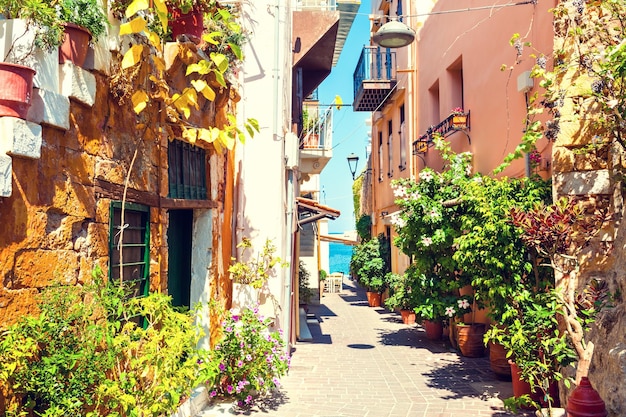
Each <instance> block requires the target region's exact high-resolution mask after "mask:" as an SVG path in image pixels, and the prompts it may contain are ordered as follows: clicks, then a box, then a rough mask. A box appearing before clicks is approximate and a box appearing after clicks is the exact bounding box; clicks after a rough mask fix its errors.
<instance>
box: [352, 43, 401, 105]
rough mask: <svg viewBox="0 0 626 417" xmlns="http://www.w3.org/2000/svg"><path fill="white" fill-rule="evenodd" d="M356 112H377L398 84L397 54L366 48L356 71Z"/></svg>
mask: <svg viewBox="0 0 626 417" xmlns="http://www.w3.org/2000/svg"><path fill="white" fill-rule="evenodd" d="M353 82H354V84H353V86H354V103H353V106H352V107H353V109H354V111H377V110H379V109H380V107H381V106H382V105H383V104H384V103H385V101H386V100H387V99H388V98H389V96H390V93H391V91H392V90H393V88H394V87H395V85H396V83H397V78H396V53H395V52H393V51H391V50H390V49H387V48H380V47H378V46H375V47H374V46H366V47H364V48H363V51H362V52H361V57H360V58H359V62H358V63H357V66H356V69H355V70H354V76H353Z"/></svg>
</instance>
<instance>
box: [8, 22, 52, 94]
mask: <svg viewBox="0 0 626 417" xmlns="http://www.w3.org/2000/svg"><path fill="white" fill-rule="evenodd" d="M0 33H1V34H2V38H1V39H0V56H1V57H6V59H5V62H11V63H13V64H20V65H25V66H27V67H31V68H32V69H34V70H35V71H37V73H36V74H35V78H34V81H33V84H34V86H35V87H38V88H45V89H47V90H50V91H59V51H58V48H53V49H52V50H50V51H44V50H41V49H39V48H35V47H34V46H33V45H34V44H35V36H36V35H37V34H36V32H35V31H34V30H32V29H29V28H28V26H27V23H26V21H25V20H23V19H7V20H0ZM9 51H10V53H9ZM7 53H8V56H7Z"/></svg>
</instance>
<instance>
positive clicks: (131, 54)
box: [122, 45, 143, 69]
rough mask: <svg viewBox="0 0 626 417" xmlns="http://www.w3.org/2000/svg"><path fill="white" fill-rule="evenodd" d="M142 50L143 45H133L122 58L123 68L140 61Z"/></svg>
mask: <svg viewBox="0 0 626 417" xmlns="http://www.w3.org/2000/svg"><path fill="white" fill-rule="evenodd" d="M142 52H143V45H133V46H131V47H130V49H129V50H128V51H126V53H125V54H124V58H122V69H126V68H130V67H132V66H135V65H136V64H137V63H138V62H140V61H141V53H142Z"/></svg>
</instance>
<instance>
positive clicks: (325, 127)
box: [300, 106, 333, 150]
mask: <svg viewBox="0 0 626 417" xmlns="http://www.w3.org/2000/svg"><path fill="white" fill-rule="evenodd" d="M332 146H333V106H328V108H326V109H325V110H324V111H322V112H321V113H319V116H318V118H317V120H315V122H314V123H313V124H312V126H311V127H309V128H308V129H307V130H303V131H302V137H301V139H300V148H304V149H323V150H330V149H332Z"/></svg>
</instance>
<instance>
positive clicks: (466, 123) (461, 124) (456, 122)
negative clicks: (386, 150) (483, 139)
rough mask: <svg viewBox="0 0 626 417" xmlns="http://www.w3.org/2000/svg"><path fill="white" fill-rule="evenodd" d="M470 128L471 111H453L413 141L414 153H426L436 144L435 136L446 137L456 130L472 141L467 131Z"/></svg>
mask: <svg viewBox="0 0 626 417" xmlns="http://www.w3.org/2000/svg"><path fill="white" fill-rule="evenodd" d="M469 128H470V112H469V111H468V112H467V113H453V114H451V115H450V116H448V117H446V118H445V119H443V120H442V121H441V122H439V124H437V125H434V126H431V127H429V128H428V129H427V130H426V133H424V134H423V135H422V136H420V137H419V138H418V139H417V140H416V141H414V142H413V155H418V154H424V153H426V152H427V151H428V148H430V147H431V146H433V145H434V142H433V140H434V138H435V136H441V137H446V136H449V135H450V134H452V133H454V132H459V131H462V132H464V133H465V134H466V136H467V139H468V140H469V141H470V143H471V139H470V136H469V135H468V134H467V131H468V130H469Z"/></svg>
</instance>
